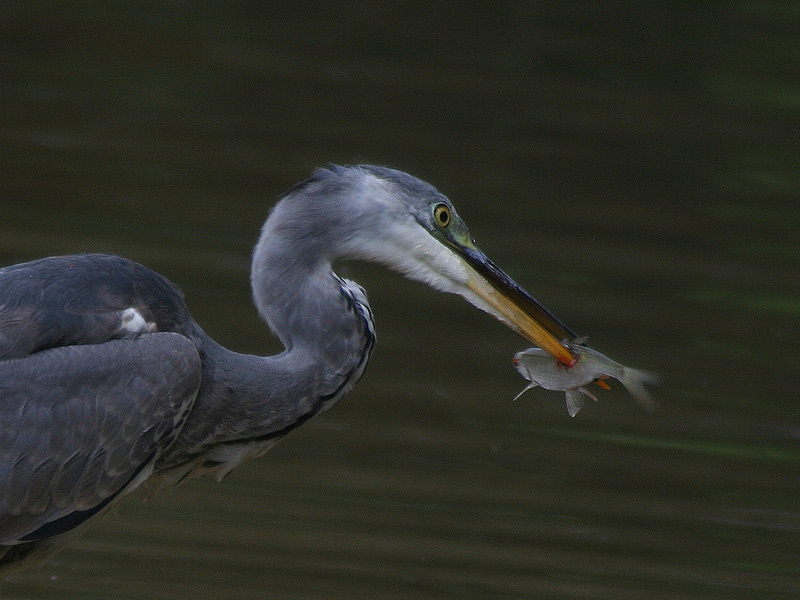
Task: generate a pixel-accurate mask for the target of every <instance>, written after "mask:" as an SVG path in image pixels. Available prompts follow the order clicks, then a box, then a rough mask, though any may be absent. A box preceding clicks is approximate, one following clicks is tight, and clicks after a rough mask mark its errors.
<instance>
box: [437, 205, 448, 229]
mask: <svg viewBox="0 0 800 600" xmlns="http://www.w3.org/2000/svg"><path fill="white" fill-rule="evenodd" d="M449 220H450V215H449V214H447V209H446V208H440V209H439V223H441V224H442V225H447V222H448V221H449Z"/></svg>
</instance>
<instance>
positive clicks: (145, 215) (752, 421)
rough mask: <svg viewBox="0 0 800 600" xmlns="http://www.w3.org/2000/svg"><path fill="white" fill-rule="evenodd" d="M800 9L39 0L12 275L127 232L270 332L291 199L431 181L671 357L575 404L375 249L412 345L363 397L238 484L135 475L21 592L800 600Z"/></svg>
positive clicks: (17, 175)
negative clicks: (266, 278) (267, 307)
mask: <svg viewBox="0 0 800 600" xmlns="http://www.w3.org/2000/svg"><path fill="white" fill-rule="evenodd" d="M799 36H800V8H798V5H797V4H795V3H783V2H772V1H769V0H764V1H741V2H680V1H642V2H636V3H632V2H630V3H627V2H626V3H605V2H578V1H565V0H559V1H557V2H556V1H543V2H536V1H534V2H530V1H525V2H522V1H509V2H502V3H479V2H462V3H431V2H418V1H415V0H410V1H406V2H385V1H371V2H370V1H364V0H362V1H357V0H343V1H340V2H335V3H334V2H305V1H298V2H253V1H244V0H238V1H236V0H234V1H229V2H225V3H221V2H219V3H218V2H208V3H200V2H186V1H179V0H160V1H158V2H148V1H145V2H137V3H105V2H96V1H70V2H65V1H58V0H49V1H48V2H41V1H28V2H4V3H3V4H2V5H0V181H2V185H0V188H1V189H0V264H10V263H14V262H20V261H25V260H30V259H33V258H38V257H41V256H47V255H53V254H66V253H75V252H114V253H118V254H122V255H125V256H127V257H129V258H131V259H134V260H137V261H139V262H142V263H144V264H146V265H148V266H149V267H152V268H154V269H156V270H158V271H160V272H161V273H163V274H164V275H166V276H167V277H169V278H170V279H171V280H172V281H174V282H175V283H176V284H177V285H178V286H179V287H181V289H182V290H183V291H184V293H185V294H186V297H187V301H188V304H189V307H190V309H191V311H192V313H193V315H194V316H195V318H196V319H197V321H198V322H199V323H201V325H202V326H203V327H204V328H205V329H206V331H208V332H209V333H210V334H211V335H213V336H214V337H215V338H216V339H217V340H218V341H220V342H221V343H223V344H225V345H227V346H229V347H231V348H234V349H236V350H239V351H243V352H251V353H260V354H266V353H273V352H277V351H279V350H280V347H279V345H278V344H277V342H276V341H275V340H274V339H273V338H272V337H271V336H270V334H269V332H268V331H267V329H266V327H265V326H263V325H262V324H261V323H260V321H259V320H258V317H257V315H256V313H255V309H254V308H253V307H252V305H251V303H250V291H249V287H248V267H249V257H250V252H251V248H252V246H253V244H254V243H255V240H256V237H257V235H258V232H259V228H260V226H261V223H262V222H263V220H264V218H265V217H266V215H267V213H268V211H269V208H270V206H271V205H272V204H273V203H274V201H275V199H276V198H277V197H278V196H279V195H280V194H281V192H283V191H284V190H286V189H287V188H288V187H290V186H291V185H292V184H294V183H295V182H297V181H300V180H302V179H303V178H305V177H306V176H308V175H309V174H310V173H311V171H312V170H313V169H314V168H315V167H317V166H322V165H325V164H328V163H345V164H350V163H358V162H369V163H377V164H386V165H390V166H393V167H396V168H399V169H402V170H406V171H408V172H410V173H412V174H414V175H416V176H418V177H421V178H423V179H425V180H427V181H429V182H431V183H432V184H434V185H436V186H437V187H438V188H439V189H440V190H441V191H442V192H444V193H445V194H447V195H448V196H449V197H450V198H451V199H452V200H453V201H454V202H455V204H456V206H457V207H458V209H459V212H460V214H461V216H462V217H464V219H465V220H466V221H467V223H468V224H469V225H470V227H471V229H472V233H473V234H474V236H475V237H476V239H477V241H478V243H479V245H480V246H481V247H482V249H483V250H484V251H485V252H486V253H487V254H488V255H489V256H491V257H492V258H493V260H494V261H496V262H497V263H498V264H499V265H501V266H502V267H503V268H504V269H506V270H507V272H508V273H509V274H510V275H511V276H512V277H514V278H515V279H516V280H517V281H519V282H520V283H521V284H523V285H524V286H525V287H526V288H528V289H529V290H530V291H531V292H532V293H533V295H534V296H536V297H537V298H538V299H539V300H540V301H542V303H543V304H545V305H546V306H547V307H549V308H550V309H551V310H552V311H553V312H554V313H555V314H556V315H558V316H559V317H560V318H561V319H562V320H563V321H565V322H566V323H567V324H568V325H570V326H571V327H572V328H573V329H575V330H576V331H577V332H578V333H580V334H585V335H589V336H590V343H591V345H592V346H593V347H595V348H597V349H598V350H600V351H601V352H604V353H606V354H609V355H610V356H611V357H613V358H615V359H617V360H619V361H621V362H624V363H626V364H629V365H631V366H635V367H639V368H644V369H648V370H652V371H656V372H659V373H661V374H662V376H663V379H664V383H663V385H662V386H661V387H660V388H659V389H657V390H656V395H657V396H658V398H659V402H660V405H659V409H658V410H657V411H656V412H655V413H653V414H649V413H645V412H643V411H642V410H641V409H640V408H639V407H638V406H637V405H636V404H635V403H634V402H633V401H632V400H631V399H630V398H629V397H628V395H627V394H626V393H625V391H624V390H623V389H622V388H621V386H619V385H613V387H612V390H611V391H603V390H600V389H598V390H597V392H598V395H599V397H600V399H601V402H600V403H599V404H595V403H589V404H590V405H588V406H586V407H585V408H584V409H583V410H582V411H581V412H580V414H578V416H577V417H576V418H574V419H570V418H569V417H568V416H567V414H566V409H565V406H564V398H563V394H556V393H552V392H545V391H542V390H534V391H531V392H528V393H527V394H526V395H525V396H523V397H522V398H521V399H520V400H518V401H517V402H513V403H512V402H511V399H512V398H513V397H514V395H515V394H516V393H517V392H518V391H519V390H520V389H522V387H523V386H524V382H523V380H522V379H521V378H520V377H519V376H518V375H517V373H516V372H515V371H514V369H513V367H512V365H511V357H512V355H513V353H514V352H516V351H519V350H521V349H523V348H525V347H526V346H527V344H526V343H525V340H523V339H521V338H519V337H517V336H515V334H513V333H512V332H511V331H509V330H506V329H505V328H503V327H502V326H501V325H499V324H497V323H496V322H495V321H493V320H492V319H491V318H489V317H487V316H486V315H483V314H481V313H479V312H478V311H476V310H475V309H473V308H472V307H470V306H468V305H467V304H466V303H464V302H463V301H461V300H460V299H458V298H455V297H447V296H443V295H441V294H437V293H436V292H433V291H430V290H428V289H427V288H425V287H424V286H422V285H421V284H417V283H412V282H408V281H406V280H404V279H403V278H402V277H400V276H399V275H396V274H393V273H388V272H386V271H385V270H384V269H382V268H379V267H375V266H370V265H362V264H343V265H341V266H340V268H339V272H340V274H342V275H344V276H347V277H350V278H353V279H356V280H357V281H358V282H359V283H361V284H362V285H364V286H365V287H366V288H367V291H368V293H369V296H370V300H371V303H372V308H373V310H374V312H375V317H376V322H377V328H378V345H377V347H376V351H375V353H374V355H373V360H372V362H371V364H370V366H369V368H368V369H367V373H366V375H365V377H364V379H363V380H362V381H361V382H360V384H359V385H358V386H357V387H356V389H355V390H354V391H353V392H352V393H351V394H350V395H349V396H348V397H347V398H346V399H345V400H343V401H342V402H341V403H340V405H339V406H337V407H336V408H335V409H334V410H333V411H331V412H328V413H326V414H324V415H321V416H319V417H317V418H315V419H313V420H312V421H311V422H309V423H308V424H306V425H304V426H303V427H302V428H300V429H299V430H298V431H297V432H295V433H293V434H292V435H291V436H289V437H288V438H287V439H286V440H285V441H284V442H282V443H281V444H280V445H279V446H278V447H276V448H275V449H274V450H272V451H270V452H269V453H268V454H267V455H266V456H265V457H264V458H261V459H259V460H256V461H252V462H250V463H248V464H246V465H245V466H243V467H242V468H240V469H238V470H237V471H236V472H235V473H234V474H233V475H231V476H230V477H229V478H228V479H227V480H226V481H224V482H223V483H221V484H218V483H216V482H214V481H213V480H199V481H194V482H191V483H189V484H186V485H184V486H182V487H179V488H177V489H174V490H170V491H167V492H164V493H160V494H157V495H155V496H152V497H148V495H147V493H146V492H144V493H135V494H133V495H132V496H130V497H128V498H127V499H126V500H125V501H124V502H123V503H122V505H121V507H120V508H119V509H118V510H116V511H115V512H114V513H112V514H111V515H109V516H107V517H106V518H104V519H102V520H100V521H98V522H95V523H94V524H93V525H91V526H90V527H88V529H87V531H85V532H84V535H83V536H82V537H80V538H78V539H77V540H76V541H74V542H73V543H72V544H71V545H70V546H69V547H68V548H67V549H66V550H64V551H63V552H62V553H61V554H59V555H57V556H56V557H55V558H54V559H53V560H51V561H50V562H49V563H47V564H45V565H44V566H42V567H40V568H38V569H36V570H33V571H30V572H28V573H25V574H22V575H19V576H16V577H14V578H13V579H11V580H9V581H7V582H5V583H0V590H2V591H1V592H0V593H1V594H2V595H3V596H4V597H8V598H30V599H38V598H51V597H55V596H58V597H59V598H81V599H94V598H97V599H100V598H103V599H106V598H131V599H134V598H135V599H182V598H186V599H188V598H205V599H216V598H219V599H222V598H225V599H230V598H237V599H250V598H253V599H255V598H275V599H300V598H303V599H305V598H314V599H350V600H353V599H362V598H363V599H398V600H399V599H411V598H415V599H416V598H437V599H438V598H441V599H454V600H455V599H458V600H465V599H469V598H492V599H501V598H509V599H511V598H514V599H518V598H535V599H551V598H552V599H555V598H563V599H584V598H585V599H595V600H596V599H605V598H608V599H615V600H626V599H653V598H658V599H662V598H663V599H670V600H672V599H675V600H677V599H692V600H698V599H720V600H737V599H746V598H753V599H756V598H758V599H763V598H770V599H773V600H776V599H782V598H796V597H798V595H800V500H798V496H799V495H800V494H799V492H800V482H798V467H800V447H798V442H799V441H800V410H799V409H798V392H797V389H798V383H797V380H798V379H799V378H800V280H799V279H798V262H799V260H800V246H798V233H800V210H798V209H799V208H800V204H798V198H800V150H798V144H797V140H798V135H799V134H800V77H798V73H800V37H799Z"/></svg>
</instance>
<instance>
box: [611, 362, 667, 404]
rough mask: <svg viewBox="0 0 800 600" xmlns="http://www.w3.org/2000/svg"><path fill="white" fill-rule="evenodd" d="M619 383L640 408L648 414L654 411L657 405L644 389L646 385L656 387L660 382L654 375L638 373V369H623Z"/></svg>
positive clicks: (646, 372)
mask: <svg viewBox="0 0 800 600" xmlns="http://www.w3.org/2000/svg"><path fill="white" fill-rule="evenodd" d="M619 380H620V382H622V385H624V386H625V389H627V390H628V393H630V395H631V396H633V398H634V399H635V400H636V401H637V402H638V403H639V404H640V405H641V407H642V408H644V409H645V410H647V411H649V412H653V411H654V410H655V409H656V406H657V403H656V401H655V400H654V399H653V396H651V395H650V392H648V391H647V388H645V387H644V386H645V384H647V385H656V384H658V383H659V382H660V380H661V378H660V377H659V376H658V375H656V374H655V373H650V372H648V371H640V370H639V369H631V368H630V367H624V368H623V369H622V377H620V379H619Z"/></svg>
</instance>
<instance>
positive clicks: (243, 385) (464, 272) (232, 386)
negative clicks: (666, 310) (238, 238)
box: [0, 165, 572, 575]
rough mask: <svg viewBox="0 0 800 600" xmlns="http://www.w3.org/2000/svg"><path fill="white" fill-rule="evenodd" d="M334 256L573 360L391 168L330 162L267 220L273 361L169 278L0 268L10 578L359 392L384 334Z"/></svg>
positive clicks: (435, 208)
mask: <svg viewBox="0 0 800 600" xmlns="http://www.w3.org/2000/svg"><path fill="white" fill-rule="evenodd" d="M339 259H364V260H372V261H377V262H381V263H384V264H387V265H388V266H390V267H392V268H394V269H396V270H398V271H400V272H402V273H404V274H405V275H407V276H409V277H411V278H414V279H418V280H421V281H424V282H426V283H428V284H431V285H433V286H434V287H436V288H438V289H440V290H442V291H446V292H454V293H458V294H461V295H462V296H464V297H465V298H466V299H467V300H469V301H470V302H472V303H473V304H475V305H476V306H478V307H479V308H481V309H483V310H486V311H487V312H489V313H491V314H492V315H494V316H495V317H497V318H498V319H500V320H501V321H503V322H505V323H506V324H508V325H510V326H511V327H512V328H514V329H516V330H517V331H520V333H523V335H526V336H527V337H529V339H532V340H534V341H536V342H537V343H539V344H540V345H542V347H545V348H546V349H548V345H549V349H548V352H550V353H551V354H553V355H554V356H556V358H557V359H559V360H562V361H564V362H569V360H570V359H571V356H570V354H569V353H568V350H567V349H566V348H565V346H563V345H562V340H563V339H569V338H571V337H572V333H571V332H570V331H569V330H568V329H566V327H564V326H563V325H561V324H560V322H558V321H557V320H556V319H555V318H554V317H552V315H550V314H549V313H548V312H547V311H546V310H544V309H543V308H542V307H541V306H540V305H538V303H536V302H535V300H533V299H532V298H531V297H530V296H528V295H527V294H526V293H525V292H524V290H522V289H521V288H519V286H516V284H514V283H513V281H511V280H510V279H508V278H507V277H505V276H504V275H503V274H502V272H501V271H499V269H497V268H496V267H495V266H494V265H493V263H491V262H490V261H488V259H486V258H485V257H484V256H483V255H482V254H480V252H479V251H478V250H477V248H475V247H474V244H473V242H472V238H471V237H470V236H469V232H468V230H467V229H466V226H464V225H463V223H462V222H461V221H460V219H459V218H458V216H457V215H456V213H455V211H454V209H453V208H452V205H451V204H450V202H449V200H448V199H447V198H445V197H444V196H443V195H441V194H440V193H439V192H438V191H436V189H435V188H433V187H432V186H430V185H429V184H427V183H425V182H422V181H420V180H419V179H416V178H414V177H412V176H410V175H407V174H405V173H402V172H399V171H394V170H392V169H387V168H383V167H372V166H366V165H362V166H355V167H330V168H328V169H321V170H318V171H317V172H316V173H315V174H314V175H313V176H312V177H311V178H309V179H308V180H306V181H304V182H303V183H301V184H298V185H297V186H295V187H294V188H292V189H291V190H289V192H287V194H286V195H285V196H284V197H283V198H282V199H281V201H279V203H278V204H277V205H276V206H275V208H274V209H273V210H272V212H271V214H270V216H269V218H268V219H267V221H266V222H265V224H264V227H263V230H262V233H261V237H260V239H259V242H258V244H257V245H256V248H255V251H254V254H253V264H252V269H251V284H252V289H253V298H254V301H255V304H256V307H257V309H258V311H259V313H260V315H261V317H262V318H263V319H264V321H265V322H266V323H267V324H268V325H269V327H270V329H271V330H272V331H273V333H274V334H275V335H277V337H278V338H279V339H280V341H281V342H282V344H283V345H284V348H285V350H284V351H283V352H282V353H280V354H278V355H276V356H268V357H260V356H251V355H246V354H239V353H236V352H233V351H231V350H228V349H225V348H223V347H222V346H220V345H219V344H217V343H216V342H215V341H214V340H212V339H211V338H210V337H209V336H208V335H207V334H206V333H205V332H204V331H203V330H202V329H201V328H200V326H199V325H198V324H197V323H196V322H195V321H194V320H193V319H192V317H191V316H190V314H189V311H188V310H187V308H186V305H185V303H184V300H183V297H182V295H181V293H180V292H179V290H178V289H177V288H176V287H175V286H174V285H173V284H171V283H170V282H169V281H167V280H166V279H165V278H164V277H162V276H161V275H159V274H158V273H155V272H154V271H152V270H150V269H148V268H146V267H144V266H142V265H139V264H137V263H135V262H132V261H129V260H127V259H124V258H121V257H118V256H113V255H102V254H84V255H74V256H62V257H50V258H44V259H41V260H36V261H32V262H28V263H23V264H19V265H13V266H9V267H5V268H2V269H0V423H2V426H0V575H6V574H8V573H10V572H12V571H14V570H17V569H19V568H23V567H26V566H28V565H29V564H33V563H35V562H37V561H38V560H41V559H42V558H44V557H46V556H47V555H48V554H49V553H50V552H51V551H52V550H53V549H56V548H57V547H58V546H59V544H60V542H61V541H63V539H65V538H66V537H67V535H68V534H69V533H70V532H72V531H73V530H74V529H75V528H76V527H77V526H79V525H81V524H82V523H84V522H85V521H87V520H88V519H90V518H92V517H93V516H95V515H97V514H99V513H100V512H102V511H103V510H104V509H105V508H107V507H108V506H110V505H111V504H112V503H113V502H115V501H116V500H117V499H119V498H120V497H121V496H123V495H124V494H125V493H127V492H129V491H131V490H132V489H134V488H136V487H137V486H139V485H140V484H141V483H143V482H144V481H146V480H148V479H157V480H158V481H159V482H160V483H161V484H162V485H172V484H175V483H178V482H180V481H183V480H185V479H187V478H189V477H193V476H197V475H202V474H206V473H211V474H214V475H216V476H217V477H218V478H222V477H223V476H224V475H226V474H227V473H229V472H230V471H231V470H232V469H233V468H235V467H236V466H237V465H238V464H239V463H240V462H241V461H242V460H245V459H247V458H250V457H253V456H257V455H259V454H261V453H263V452H264V451H266V450H267V449H268V448H269V447H271V446H272V445H273V444H275V443H276V442H277V441H278V440H280V439H281V438H282V437H283V436H285V435H286V434H287V433H289V432H290V431H292V430H293V429H294V428H296V427H297V426H299V425H301V424H302V423H304V422H305V421H307V420H308V419H309V418H311V417H312V416H314V415H316V414H317V413H319V412H321V411H324V410H326V409H328V408H330V407H331V406H333V405H334V404H335V403H336V402H337V401H338V400H339V399H340V398H341V397H342V396H343V395H344V394H345V393H347V391H348V390H349V389H350V388H351V387H352V386H353V385H354V384H355V382H356V381H358V379H359V378H360V377H361V375H362V374H363V372H364V369H365V368H366V364H367V361H368V359H369V356H370V353H371V351H372V348H373V346H374V343H375V333H374V327H373V320H372V313H371V311H370V308H369V304H368V302H367V298H366V295H365V293H364V290H363V289H362V288H361V287H360V286H358V285H357V284H356V283H354V282H352V281H349V280H346V279H342V278H340V277H339V276H338V275H336V274H335V272H334V270H333V263H335V262H336V261H337V260H339ZM508 298H510V300H508ZM515 311H517V312H515ZM518 313H519V314H518ZM520 315H521V316H520ZM542 332H544V333H542ZM559 348H560V350H559Z"/></svg>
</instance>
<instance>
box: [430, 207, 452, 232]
mask: <svg viewBox="0 0 800 600" xmlns="http://www.w3.org/2000/svg"><path fill="white" fill-rule="evenodd" d="M433 218H434V219H435V220H436V224H437V225H438V226H439V227H447V226H448V225H450V221H451V220H452V219H453V213H451V212H450V207H449V206H447V205H446V204H437V205H436V207H435V208H434V209H433Z"/></svg>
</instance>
